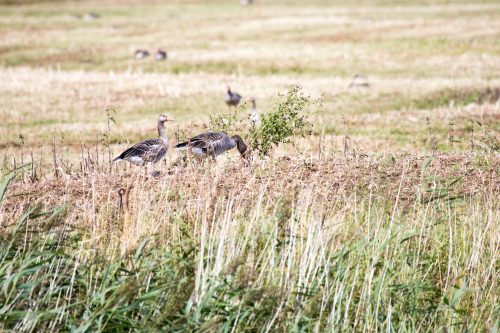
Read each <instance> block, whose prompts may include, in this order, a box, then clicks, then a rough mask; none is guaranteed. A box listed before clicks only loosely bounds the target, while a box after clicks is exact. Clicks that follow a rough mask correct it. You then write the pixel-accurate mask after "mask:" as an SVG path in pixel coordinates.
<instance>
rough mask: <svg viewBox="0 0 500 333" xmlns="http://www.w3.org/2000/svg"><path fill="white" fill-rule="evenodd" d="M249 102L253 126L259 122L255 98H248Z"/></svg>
mask: <svg viewBox="0 0 500 333" xmlns="http://www.w3.org/2000/svg"><path fill="white" fill-rule="evenodd" d="M250 102H251V103H252V109H251V111H250V121H251V122H252V125H253V126H257V125H259V123H260V115H259V112H258V111H257V106H256V103H255V98H253V97H252V98H250Z"/></svg>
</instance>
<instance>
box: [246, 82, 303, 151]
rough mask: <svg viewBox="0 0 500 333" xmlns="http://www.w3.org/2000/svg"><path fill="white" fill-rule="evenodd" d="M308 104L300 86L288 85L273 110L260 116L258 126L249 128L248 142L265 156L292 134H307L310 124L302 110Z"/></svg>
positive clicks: (285, 141)
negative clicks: (287, 88) (284, 93)
mask: <svg viewBox="0 0 500 333" xmlns="http://www.w3.org/2000/svg"><path fill="white" fill-rule="evenodd" d="M310 104H311V100H310V98H309V97H307V96H305V95H304V93H303V92H302V91H301V89H300V87H298V86H292V87H290V89H289V90H288V92H287V93H286V95H284V96H282V100H281V101H280V102H279V103H278V104H277V105H276V106H275V107H274V110H273V111H272V112H270V113H267V114H263V115H262V116H261V124H260V126H258V127H254V128H251V130H250V135H249V136H250V138H249V142H250V144H251V146H252V147H253V149H255V150H256V151H258V152H259V155H260V156H267V155H269V152H270V150H271V148H272V147H273V146H276V145H278V144H280V143H288V142H290V138H291V137H292V136H294V135H297V134H298V135H301V136H305V135H306V134H309V133H310V130H311V127H312V124H311V123H310V122H309V121H308V120H307V116H306V115H304V110H305V108H306V107H307V106H309V105H310Z"/></svg>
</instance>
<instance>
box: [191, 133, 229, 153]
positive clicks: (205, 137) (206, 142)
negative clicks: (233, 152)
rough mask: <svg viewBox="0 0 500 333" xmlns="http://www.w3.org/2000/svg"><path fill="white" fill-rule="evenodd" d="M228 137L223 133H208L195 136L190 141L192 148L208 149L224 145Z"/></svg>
mask: <svg viewBox="0 0 500 333" xmlns="http://www.w3.org/2000/svg"><path fill="white" fill-rule="evenodd" d="M226 137H227V135H226V134H225V133H222V132H206V133H203V134H200V135H197V136H195V137H194V138H192V139H191V140H190V146H191V147H193V148H201V149H207V148H210V147H215V146H217V145H219V144H222V142H224V140H225V139H226Z"/></svg>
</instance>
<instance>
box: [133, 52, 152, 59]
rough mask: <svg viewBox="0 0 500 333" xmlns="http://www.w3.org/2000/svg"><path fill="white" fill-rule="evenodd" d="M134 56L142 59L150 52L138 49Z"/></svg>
mask: <svg viewBox="0 0 500 333" xmlns="http://www.w3.org/2000/svg"><path fill="white" fill-rule="evenodd" d="M134 57H135V58H136V59H137V60H141V59H144V58H147V57H149V52H148V51H147V50H137V51H135V53H134Z"/></svg>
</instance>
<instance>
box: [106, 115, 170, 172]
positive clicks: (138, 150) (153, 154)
mask: <svg viewBox="0 0 500 333" xmlns="http://www.w3.org/2000/svg"><path fill="white" fill-rule="evenodd" d="M172 120H173V119H171V118H168V117H167V116H166V115H164V114H161V115H160V116H159V117H158V135H159V137H158V138H157V139H149V140H144V141H141V142H139V143H138V144H135V145H134V146H132V147H130V148H128V149H127V150H125V151H124V152H123V153H121V154H120V156H118V157H117V158H115V159H114V160H113V162H118V161H128V162H130V163H132V164H135V165H145V164H147V163H152V164H155V163H157V162H158V161H160V160H161V159H162V158H163V157H164V156H165V154H166V153H167V150H168V137H167V135H166V133H165V122H166V121H172Z"/></svg>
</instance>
